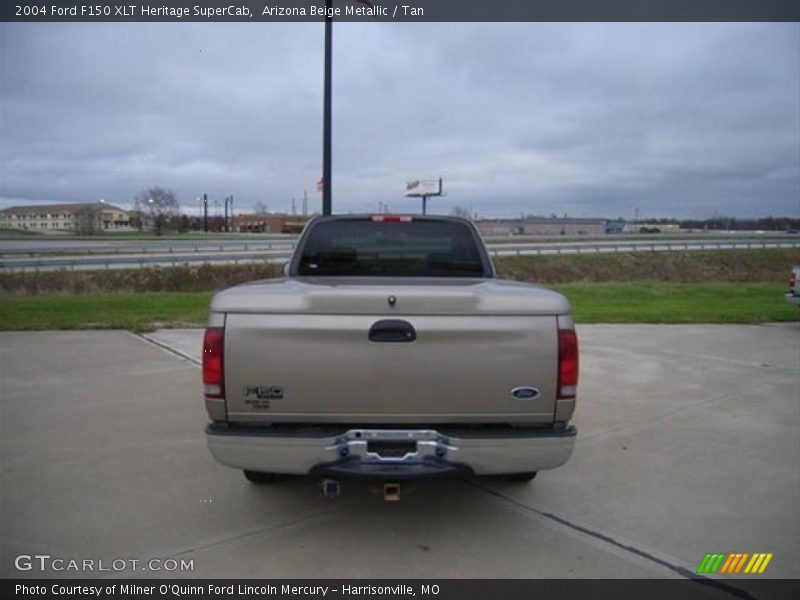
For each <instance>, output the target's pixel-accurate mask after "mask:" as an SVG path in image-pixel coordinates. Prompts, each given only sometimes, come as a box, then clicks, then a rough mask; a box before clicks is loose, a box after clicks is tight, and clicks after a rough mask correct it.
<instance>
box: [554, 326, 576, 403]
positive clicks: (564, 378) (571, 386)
mask: <svg viewBox="0 0 800 600" xmlns="http://www.w3.org/2000/svg"><path fill="white" fill-rule="evenodd" d="M577 391H578V336H577V335H575V330H574V329H559V330H558V393H557V394H556V398H557V399H559V400H560V399H569V398H574V397H575V395H576V393H577Z"/></svg>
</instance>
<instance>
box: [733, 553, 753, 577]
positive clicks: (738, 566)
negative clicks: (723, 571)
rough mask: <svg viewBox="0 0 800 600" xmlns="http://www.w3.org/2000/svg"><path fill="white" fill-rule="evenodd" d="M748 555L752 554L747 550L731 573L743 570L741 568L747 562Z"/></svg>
mask: <svg viewBox="0 0 800 600" xmlns="http://www.w3.org/2000/svg"><path fill="white" fill-rule="evenodd" d="M748 556H750V555H749V554H748V553H747V552H745V553H744V554H742V558H741V559H740V560H739V562H738V563H737V564H736V569H735V570H731V573H738V572H739V571H741V570H742V567H743V566H744V563H745V561H746V560H747V557H748Z"/></svg>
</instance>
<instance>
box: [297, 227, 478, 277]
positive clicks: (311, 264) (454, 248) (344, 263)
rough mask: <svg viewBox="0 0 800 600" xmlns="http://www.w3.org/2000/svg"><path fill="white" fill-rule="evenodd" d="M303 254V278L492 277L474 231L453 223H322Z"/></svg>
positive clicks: (299, 268)
mask: <svg viewBox="0 0 800 600" xmlns="http://www.w3.org/2000/svg"><path fill="white" fill-rule="evenodd" d="M301 251H302V254H301V255H300V262H299V264H298V265H297V273H298V275H327V276H329V275H342V276H371V275H378V276H381V275H383V276H391V277H397V276H400V277H489V276H490V272H488V268H487V265H485V264H484V262H483V259H482V256H481V252H480V251H479V250H478V241H477V240H476V239H475V236H474V234H473V233H472V230H471V229H470V228H469V227H468V226H466V225H464V224H461V223H457V222H451V221H425V220H413V221H409V222H398V221H391V222H382V221H373V220H365V219H352V220H349V219H336V220H332V221H327V222H320V223H316V224H314V225H313V226H312V227H311V229H310V230H309V231H308V235H307V239H306V241H305V243H304V245H303V247H302V250H301Z"/></svg>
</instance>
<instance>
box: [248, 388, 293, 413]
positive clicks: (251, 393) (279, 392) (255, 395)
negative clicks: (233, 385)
mask: <svg viewBox="0 0 800 600" xmlns="http://www.w3.org/2000/svg"><path fill="white" fill-rule="evenodd" d="M281 398H283V388H282V387H281V386H279V385H246V386H244V389H242V399H243V400H244V403H245V404H249V405H250V406H252V407H253V408H269V407H270V400H279V399H281Z"/></svg>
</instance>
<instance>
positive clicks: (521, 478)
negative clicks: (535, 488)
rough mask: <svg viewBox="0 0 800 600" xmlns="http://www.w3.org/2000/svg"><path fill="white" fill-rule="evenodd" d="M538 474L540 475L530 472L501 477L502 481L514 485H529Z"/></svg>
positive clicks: (508, 474) (507, 474)
mask: <svg viewBox="0 0 800 600" xmlns="http://www.w3.org/2000/svg"><path fill="white" fill-rule="evenodd" d="M536 473H538V471H528V472H526V473H506V474H505V475H500V479H502V480H503V481H510V482H513V483H528V482H529V481H533V479H534V478H535V477H536Z"/></svg>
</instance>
